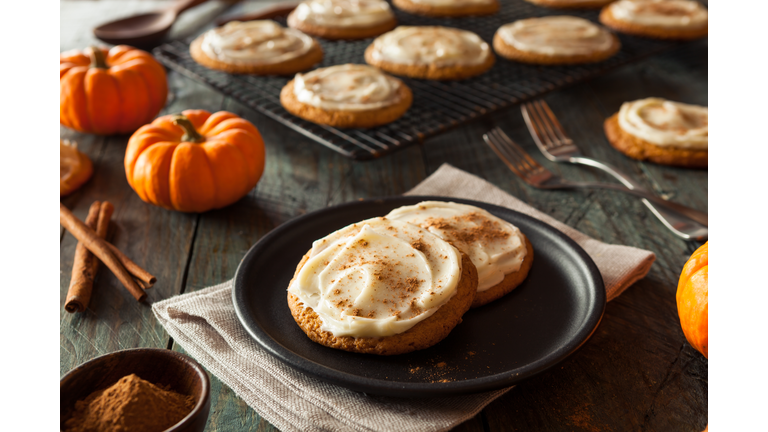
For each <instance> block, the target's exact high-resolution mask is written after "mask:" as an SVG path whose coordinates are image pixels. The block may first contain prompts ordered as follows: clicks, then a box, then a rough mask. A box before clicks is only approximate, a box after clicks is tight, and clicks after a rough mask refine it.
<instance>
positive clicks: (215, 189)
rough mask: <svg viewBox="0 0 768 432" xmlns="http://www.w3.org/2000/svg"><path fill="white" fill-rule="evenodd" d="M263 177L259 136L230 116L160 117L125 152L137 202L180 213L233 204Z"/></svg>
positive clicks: (194, 112)
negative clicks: (139, 199)
mask: <svg viewBox="0 0 768 432" xmlns="http://www.w3.org/2000/svg"><path fill="white" fill-rule="evenodd" d="M263 172H264V141H263V140H262V138H261V134H260V133H259V131H258V130H257V129H256V127H255V126H254V125H253V124H251V123H250V122H249V121H247V120H244V119H242V118H240V117H238V116H236V115H235V114H232V113H229V112H226V111H219V112H217V113H215V114H211V113H209V112H208V111H204V110H186V111H184V112H183V113H182V114H179V115H167V116H163V117H158V118H157V119H155V121H153V122H152V123H151V124H148V125H145V126H142V127H141V128H140V129H139V130H137V131H136V132H135V133H134V134H133V135H132V136H131V139H130V140H129V141H128V148H127V149H126V151H125V175H126V177H127V178H128V184H130V185H131V187H132V188H133V190H134V191H136V193H137V194H138V195H139V197H141V199H142V200H144V201H146V202H148V203H151V204H155V205H157V206H160V207H164V208H167V209H171V210H178V211H182V212H204V211H207V210H212V209H217V208H221V207H224V206H227V205H229V204H232V203H234V202H235V201H237V200H239V199H240V198H242V197H243V196H245V195H246V194H247V193H248V192H249V191H250V190H251V189H253V187H254V186H256V183H257V182H258V181H259V178H261V174H262V173H263Z"/></svg>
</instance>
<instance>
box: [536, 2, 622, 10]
mask: <svg viewBox="0 0 768 432" xmlns="http://www.w3.org/2000/svg"><path fill="white" fill-rule="evenodd" d="M525 1H527V2H528V3H533V4H535V5H537V6H545V7H549V8H555V9H597V8H601V7H603V6H605V5H607V4H608V3H610V2H612V1H613V0H525Z"/></svg>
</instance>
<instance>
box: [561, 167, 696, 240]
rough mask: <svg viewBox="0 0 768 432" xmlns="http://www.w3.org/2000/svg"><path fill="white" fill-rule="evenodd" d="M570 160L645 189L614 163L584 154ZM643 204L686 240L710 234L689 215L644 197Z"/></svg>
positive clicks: (634, 186) (626, 183) (631, 185)
mask: <svg viewBox="0 0 768 432" xmlns="http://www.w3.org/2000/svg"><path fill="white" fill-rule="evenodd" d="M569 162H571V163H576V164H581V165H587V166H591V167H593V168H597V169H599V170H602V171H604V172H606V173H608V174H610V175H611V176H613V177H614V178H615V179H616V180H618V181H620V182H621V183H622V184H623V185H624V186H626V187H627V188H629V189H638V190H645V188H644V187H643V185H641V184H640V183H638V182H637V181H635V180H633V179H632V178H631V177H629V176H627V175H626V174H624V173H622V172H621V171H619V169H618V168H616V167H614V166H613V165H610V164H607V163H604V162H600V161H598V160H595V159H592V158H588V157H584V156H572V157H570V158H569ZM643 204H645V206H646V207H648V209H649V210H650V211H651V213H653V215H654V216H656V217H657V218H658V219H659V220H660V221H661V223H663V224H664V225H665V226H666V227H667V228H669V229H670V230H671V231H672V232H673V233H674V234H676V235H677V236H678V237H681V238H683V239H686V240H693V239H695V240H702V239H706V237H707V236H708V232H707V228H706V227H705V226H702V225H701V224H700V223H697V222H695V221H694V220H691V219H690V218H688V217H683V216H682V215H680V214H679V213H676V212H671V211H669V210H667V209H666V208H664V207H661V206H656V205H654V204H652V203H651V202H649V201H648V200H647V199H643Z"/></svg>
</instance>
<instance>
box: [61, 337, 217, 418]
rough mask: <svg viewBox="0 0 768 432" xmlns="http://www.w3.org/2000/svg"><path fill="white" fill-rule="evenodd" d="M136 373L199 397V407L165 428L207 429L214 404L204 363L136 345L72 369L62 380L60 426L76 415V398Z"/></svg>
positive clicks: (173, 353) (184, 393) (154, 382)
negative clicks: (209, 413)
mask: <svg viewBox="0 0 768 432" xmlns="http://www.w3.org/2000/svg"><path fill="white" fill-rule="evenodd" d="M132 373H135V374H136V375H138V376H139V377H140V378H142V379H144V380H147V381H149V382H151V383H153V384H156V385H162V386H170V389H171V390H173V391H175V392H177V393H180V394H183V395H192V396H193V397H194V398H195V407H194V408H193V409H192V412H190V413H189V414H188V415H187V416H186V417H184V418H183V419H182V420H181V421H180V422H179V423H176V424H175V425H174V426H172V427H170V428H169V429H166V431H165V432H171V431H173V432H182V431H184V432H203V430H204V429H205V423H206V421H207V420H208V412H209V411H210V408H211V398H210V392H211V384H210V382H209V381H208V374H207V373H206V372H205V370H204V369H203V367H202V366H200V364H198V363H197V362H196V361H194V360H193V359H192V358H190V357H188V356H185V355H184V354H180V353H177V352H176V351H171V350H167V349H158V348H136V349H129V350H123V351H116V352H113V353H109V354H106V355H103V356H101V357H97V358H95V359H93V360H91V361H88V362H85V363H83V364H81V365H80V366H77V367H76V368H74V369H72V370H71V371H69V372H68V373H67V374H66V375H64V376H63V377H62V378H61V381H60V382H59V415H60V426H59V427H60V428H61V430H64V422H65V421H66V420H67V419H68V418H69V417H70V416H71V415H72V412H73V411H74V408H75V402H77V401H79V400H83V399H85V398H86V397H88V395H90V394H91V393H93V392H94V391H96V390H101V389H105V388H107V387H110V386H111V385H113V384H115V383H116V382H117V381H118V380H119V379H120V378H122V377H124V376H126V375H130V374H132Z"/></svg>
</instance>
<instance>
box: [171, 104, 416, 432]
mask: <svg viewBox="0 0 768 432" xmlns="http://www.w3.org/2000/svg"><path fill="white" fill-rule="evenodd" d="M226 108H227V110H228V111H231V112H234V113H236V114H238V115H242V116H243V117H245V118H246V119H248V120H249V121H251V122H253V123H254V125H256V127H257V128H258V129H259V131H260V132H261V134H262V137H263V138H264V142H265V146H266V153H267V156H266V160H267V162H266V166H265V172H264V175H263V177H262V179H261V180H260V181H259V184H258V185H257V186H256V188H254V189H253V190H252V191H251V192H250V193H249V194H248V195H247V196H246V197H244V198H243V199H241V200H240V201H238V202H236V203H235V204H233V205H231V206H229V207H227V208H226V209H221V210H215V211H210V212H206V213H204V214H202V215H201V216H200V224H199V227H198V230H197V234H196V237H195V242H194V247H193V251H192V256H191V260H190V265H189V274H188V277H187V287H186V292H193V291H195V290H198V289H200V288H202V287H205V286H210V285H213V284H217V283H221V282H223V281H225V280H228V279H230V278H232V277H233V276H234V273H235V270H236V268H237V265H238V264H239V263H240V260H241V259H242V257H243V256H244V255H245V253H246V252H247V251H248V249H249V248H250V247H251V246H252V245H253V244H254V243H256V242H257V241H258V240H259V239H260V238H261V237H262V236H264V235H265V234H266V233H268V232H269V231H271V230H272V229H273V228H274V227H276V226H278V225H280V224H281V223H283V222H285V221H287V220H288V219H290V218H293V217H296V216H298V215H301V214H304V213H306V212H309V211H313V210H317V209H320V208H323V207H326V206H328V205H331V204H335V203H337V202H342V201H340V200H343V201H347V200H350V199H356V198H362V197H369V196H381V195H392V194H397V193H402V192H404V191H406V190H408V189H410V188H411V187H413V186H415V184H416V183H418V181H420V180H421V179H422V178H423V176H424V174H423V168H422V165H421V160H422V158H421V154H420V149H419V148H418V147H413V148H411V149H407V150H406V151H404V152H400V153H401V154H399V155H398V156H395V155H393V156H395V157H389V158H384V159H381V160H377V161H372V162H354V161H351V160H349V159H347V158H345V157H343V156H341V155H339V154H337V153H336V152H333V151H331V150H329V149H326V148H324V147H322V146H320V145H319V144H317V143H315V142H313V141H311V140H309V139H308V138H306V137H304V136H302V135H300V134H298V133H296V132H294V131H292V130H290V129H288V128H286V127H285V126H283V125H281V124H279V123H277V122H275V121H273V120H271V119H269V118H266V117H264V116H262V115H260V114H256V113H254V112H253V111H251V110H250V109H248V108H246V107H244V106H242V105H240V104H238V103H237V102H234V101H232V100H228V101H227V106H226ZM409 163H410V165H409ZM297 167H300V168H297ZM174 349H178V348H177V347H176V346H174ZM214 381H215V382H217V383H218V384H220V381H218V379H215V380H214ZM218 384H217V385H218ZM212 397H214V401H216V402H215V403H216V404H217V406H218V407H219V408H217V409H220V411H217V412H216V416H212V417H211V419H210V420H209V423H208V426H207V429H208V430H218V429H219V428H222V430H225V429H226V427H227V426H226V425H230V424H233V423H238V422H240V421H242V417H243V416H244V415H245V416H246V417H248V418H251V419H252V422H250V423H244V425H245V424H247V425H248V428H251V429H253V428H259V429H262V428H267V429H266V430H271V429H269V428H272V427H273V426H271V425H270V424H269V423H268V422H266V421H264V420H263V419H261V418H260V417H259V416H258V414H257V413H256V412H255V411H253V410H252V409H251V408H247V409H246V410H245V411H243V409H244V408H243V407H244V403H243V402H242V400H240V399H239V398H236V397H235V395H234V394H233V393H232V392H231V390H229V389H228V388H227V386H226V385H221V386H220V387H218V390H217V391H216V392H215V393H212ZM238 424H239V423H238Z"/></svg>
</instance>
